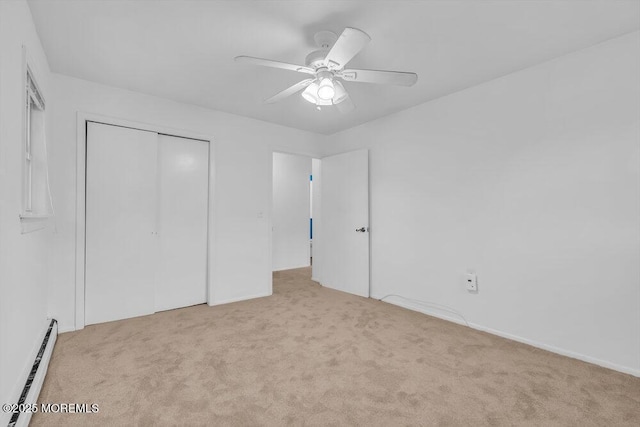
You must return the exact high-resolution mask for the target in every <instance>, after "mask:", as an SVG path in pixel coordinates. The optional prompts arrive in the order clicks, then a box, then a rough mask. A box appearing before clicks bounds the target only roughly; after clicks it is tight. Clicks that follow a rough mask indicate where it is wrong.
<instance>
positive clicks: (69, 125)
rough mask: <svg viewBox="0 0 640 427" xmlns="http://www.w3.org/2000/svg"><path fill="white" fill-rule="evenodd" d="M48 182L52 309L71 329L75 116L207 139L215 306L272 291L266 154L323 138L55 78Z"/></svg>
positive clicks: (303, 149) (310, 149)
mask: <svg viewBox="0 0 640 427" xmlns="http://www.w3.org/2000/svg"><path fill="white" fill-rule="evenodd" d="M52 84H53V89H54V91H53V92H54V93H53V101H54V103H55V108H54V111H53V119H54V125H53V142H52V144H51V150H50V151H51V158H52V168H51V182H52V192H53V197H54V202H56V205H57V213H58V216H57V218H58V219H57V227H58V233H57V234H56V235H55V236H54V241H53V243H54V244H53V248H52V252H51V260H52V265H51V298H50V299H51V302H50V305H49V306H50V312H51V314H52V315H53V316H55V317H56V318H58V320H59V322H60V329H61V330H62V331H65V330H72V329H74V311H75V304H74V295H75V227H76V223H75V221H76V112H77V111H81V112H87V113H93V114H100V115H105V116H110V117H115V118H120V119H126V120H131V121H136V122H142V123H146V124H151V125H156V126H162V127H170V128H175V129H184V130H188V131H190V132H196V133H202V134H207V135H212V136H213V137H214V150H215V154H214V155H215V171H214V173H215V182H216V184H215V190H214V191H215V207H214V215H215V216H214V221H215V227H214V230H213V232H214V234H215V237H214V239H215V248H214V251H215V258H216V262H215V264H214V265H213V282H214V290H213V299H214V303H223V302H229V301H233V300H238V299H244V298H250V297H254V296H264V295H268V294H269V293H270V291H271V259H270V255H269V254H270V252H271V232H270V214H271V213H270V206H271V156H272V152H273V151H274V150H282V151H287V152H295V153H299V154H305V155H310V156H313V155H314V154H316V153H315V151H314V150H315V147H317V146H319V144H317V142H318V141H320V140H322V137H320V136H318V135H314V134H311V133H308V132H303V131H299V130H293V129H289V128H285V127H282V126H277V125H273V124H269V123H266V122H262V121H258V120H254V119H248V118H244V117H240V116H235V115H232V114H227V113H222V112H217V111H212V110H207V109H204V108H199V107H196V106H192V105H187V104H181V103H178V102H173V101H169V100H166V99H161V98H156V97H152V96H147V95H143V94H140V93H135V92H131V91H127V90H122V89H116V88H112V87H108V86H103V85H99V84H95V83H90V82H87V81H83V80H78V79H75V78H71V77H66V76H62V75H58V74H52Z"/></svg>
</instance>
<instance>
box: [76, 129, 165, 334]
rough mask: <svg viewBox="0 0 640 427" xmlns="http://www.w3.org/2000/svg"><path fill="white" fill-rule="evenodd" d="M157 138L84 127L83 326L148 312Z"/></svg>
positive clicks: (133, 131)
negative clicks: (85, 151) (84, 234)
mask: <svg viewBox="0 0 640 427" xmlns="http://www.w3.org/2000/svg"><path fill="white" fill-rule="evenodd" d="M157 147H158V136H157V134H156V133H153V132H146V131H141V130H136V129H129V128H124V127H118V126H110V125H104V124H98V123H88V124H87V162H86V165H87V180H86V249H85V250H86V265H85V268H86V273H85V274H86V275H85V323H86V324H87V325H89V324H94V323H101V322H108V321H112V320H118V319H124V318H129V317H135V316H142V315H145V314H150V313H153V312H154V275H155V269H156V262H157V247H158V243H157V236H156V235H155V231H156V228H155V225H156V224H155V221H156V209H157V199H156V189H157V183H156V181H157V162H158V158H157Z"/></svg>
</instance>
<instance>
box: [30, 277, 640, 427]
mask: <svg viewBox="0 0 640 427" xmlns="http://www.w3.org/2000/svg"><path fill="white" fill-rule="evenodd" d="M40 402H48V403H63V402H66V403H89V404H92V403H97V404H98V405H99V412H98V413H94V414H64V415H62V414H42V413H37V414H36V415H35V416H34V417H33V419H32V425H34V426H40V425H65V426H69V425H78V426H86V425H176V424H180V425H252V426H254V425H289V424H293V425H303V424H305V425H360V426H373V425H378V426H395V425H530V426H553V425H562V426H620V425H634V426H637V425H640V378H635V377H632V376H629V375H624V374H620V373H617V372H614V371H610V370H607V369H603V368H600V367H597V366H594V365H590V364H587V363H583V362H579V361H576V360H573V359H569V358H566V357H562V356H558V355H555V354H552V353H548V352H545V351H542V350H538V349H535V348H533V347H529V346H526V345H522V344H518V343H515V342H512V341H509V340H506V339H502V338H499V337H495V336H492V335H489V334H485V333H482V332H478V331H475V330H472V329H469V328H466V327H463V326H459V325H455V324H452V323H449V322H446V321H443V320H439V319H436V318H432V317H429V316H425V315H423V314H420V313H416V312H412V311H409V310H405V309H402V308H399V307H396V306H394V305H391V304H386V303H382V302H379V301H374V300H371V299H365V298H360V297H356V296H352V295H349V294H344V293H341V292H337V291H333V290H330V289H326V288H323V287H321V286H319V285H318V284H316V283H314V282H312V281H311V280H310V277H309V270H308V269H299V270H290V271H285V272H280V273H276V274H275V276H274V295H273V296H271V297H267V298H260V299H255V300H251V301H245V302H239V303H234V304H227V305H224V306H218V307H208V306H206V305H200V306H195V307H190V308H185V309H180V310H173V311H168V312H163V313H157V314H154V315H151V316H146V317H139V318H135V319H129V320H124V321H118V322H111V323H105V324H101V325H94V326H89V327H87V328H85V329H84V330H82V331H78V332H72V333H66V334H62V335H60V336H59V338H58V342H57V344H56V348H55V351H54V354H53V359H52V361H51V364H50V366H49V373H48V374H47V378H46V381H45V384H44V388H43V390H42V393H41V395H40Z"/></svg>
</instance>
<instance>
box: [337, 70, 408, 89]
mask: <svg viewBox="0 0 640 427" xmlns="http://www.w3.org/2000/svg"><path fill="white" fill-rule="evenodd" d="M338 77H340V78H342V79H343V80H345V81H347V82H359V83H378V84H385V85H400V86H413V85H414V84H415V82H417V81H418V75H417V74H416V73H405V72H402V71H382V70H342V71H341V72H340V73H339V74H338Z"/></svg>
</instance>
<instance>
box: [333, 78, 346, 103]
mask: <svg viewBox="0 0 640 427" xmlns="http://www.w3.org/2000/svg"><path fill="white" fill-rule="evenodd" d="M334 87H335V91H336V93H335V95H334V96H333V104H334V105H335V104H339V103H341V102H342V101H344V100H345V99H346V98H347V91H346V90H345V88H344V86H342V83H340V82H339V81H335V82H334Z"/></svg>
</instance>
